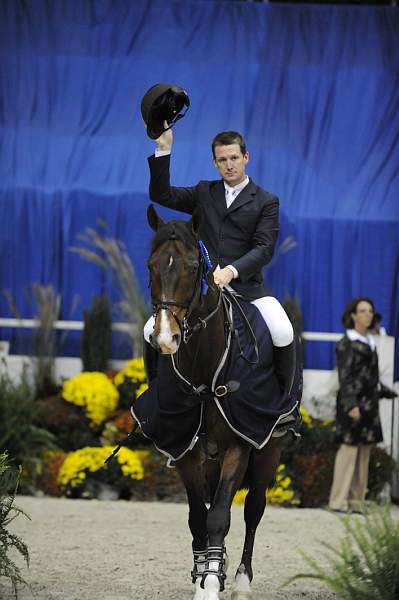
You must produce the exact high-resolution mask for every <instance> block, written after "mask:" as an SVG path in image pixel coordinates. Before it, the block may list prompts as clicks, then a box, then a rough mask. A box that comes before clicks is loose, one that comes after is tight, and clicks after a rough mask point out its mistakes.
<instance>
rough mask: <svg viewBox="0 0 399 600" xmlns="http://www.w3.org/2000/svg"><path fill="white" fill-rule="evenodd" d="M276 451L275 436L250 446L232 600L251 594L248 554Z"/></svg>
mask: <svg viewBox="0 0 399 600" xmlns="http://www.w3.org/2000/svg"><path fill="white" fill-rule="evenodd" d="M280 455H281V448H280V442H279V440H278V439H276V438H272V439H271V440H270V442H269V443H268V444H267V446H266V447H265V448H263V449H262V450H254V451H253V454H252V457H251V459H252V461H251V473H250V474H249V476H250V488H249V492H248V494H247V497H246V498H245V507H244V519H245V542H244V548H243V553H242V557H241V563H240V565H239V567H238V569H237V572H236V576H235V585H234V590H233V593H232V596H231V599H232V600H250V599H251V598H252V592H251V581H252V577H253V573H252V554H253V549H254V543H255V534H256V529H257V527H258V525H259V523H260V521H261V519H262V516H263V513H264V511H265V507H266V489H267V488H268V487H270V484H271V483H272V481H273V478H274V475H275V472H276V469H277V467H278V464H279V461H280Z"/></svg>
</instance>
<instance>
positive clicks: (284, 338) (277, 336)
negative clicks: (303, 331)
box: [251, 296, 294, 347]
mask: <svg viewBox="0 0 399 600" xmlns="http://www.w3.org/2000/svg"><path fill="white" fill-rule="evenodd" d="M251 304H254V305H255V306H256V308H257V309H258V310H259V312H260V314H261V315H262V317H263V318H264V320H265V321H266V325H267V326H268V328H269V331H270V335H271V336H272V340H273V346H278V347H281V346H288V344H291V342H292V341H293V339H294V330H293V328H292V325H291V321H290V320H289V318H288V316H287V313H286V312H285V310H284V308H283V307H282V306H281V304H280V302H279V301H278V300H277V298H273V296H265V297H263V298H258V299H257V300H253V301H252V302H251Z"/></svg>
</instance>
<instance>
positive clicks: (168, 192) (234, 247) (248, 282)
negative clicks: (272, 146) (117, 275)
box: [144, 128, 295, 395]
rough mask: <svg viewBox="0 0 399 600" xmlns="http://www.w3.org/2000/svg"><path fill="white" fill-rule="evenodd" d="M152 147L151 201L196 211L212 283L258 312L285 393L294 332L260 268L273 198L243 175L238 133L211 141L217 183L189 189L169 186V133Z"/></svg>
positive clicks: (244, 154) (267, 255) (244, 157)
mask: <svg viewBox="0 0 399 600" xmlns="http://www.w3.org/2000/svg"><path fill="white" fill-rule="evenodd" d="M156 144H157V147H156V150H155V155H153V156H151V157H150V158H149V159H148V162H149V166H150V173H151V180H150V198H151V200H153V201H154V202H157V203H158V204H162V205H163V206H167V207H168V208H173V209H175V210H178V211H182V212H185V213H188V214H192V213H193V212H194V210H195V209H196V207H201V209H202V211H201V214H202V220H201V223H200V231H199V233H200V238H201V240H202V241H203V242H204V243H205V246H206V248H207V250H208V252H209V255H210V258H211V261H212V264H213V265H215V266H216V268H215V271H214V281H215V283H216V284H217V285H219V286H228V287H229V288H230V289H231V290H232V291H233V293H236V294H238V295H240V296H242V297H244V298H245V299H246V300H250V301H251V302H252V303H253V304H254V305H255V306H256V307H257V309H258V310H259V311H260V313H261V315H262V317H263V318H264V320H265V322H266V324H267V326H268V328H269V331H270V334H271V337H272V340H273V347H274V365H275V372H276V375H277V378H278V381H279V383H280V387H281V390H282V392H283V393H285V394H287V395H289V393H290V391H291V386H292V383H293V378H294V374H295V343H294V332H293V328H292V325H291V322H290V320H289V318H288V316H287V314H286V312H285V310H284V308H283V307H282V306H281V304H280V303H279V301H278V300H277V299H276V298H275V297H274V296H272V295H271V294H270V293H268V291H267V290H266V288H265V286H264V283H263V277H262V267H264V266H265V265H267V264H268V263H269V262H270V260H271V259H272V257H273V252H274V247H275V244H276V240H277V236H278V231H279V220H278V216H279V200H278V198H277V197H276V196H274V195H273V194H271V193H269V192H266V191H265V190H263V189H262V188H261V187H260V186H258V185H256V184H255V183H254V182H253V181H252V180H251V179H250V178H249V177H248V176H247V175H246V173H245V169H246V166H247V164H248V162H249V153H248V150H247V148H246V145H245V141H244V139H243V137H242V135H241V134H239V133H237V132H235V131H224V132H222V133H219V134H217V135H216V136H215V138H214V139H213V142H212V154H213V163H214V165H215V167H216V169H217V170H218V171H219V173H220V175H221V178H222V179H221V180H217V181H200V182H199V183H198V184H197V185H195V186H193V187H173V186H171V185H170V174H169V166H170V156H171V151H172V145H173V133H172V129H170V128H168V129H166V131H164V132H163V133H162V134H161V135H160V136H159V137H158V139H157V140H156ZM153 327H154V320H153V318H151V319H149V321H148V322H147V324H146V326H145V329H144V337H145V340H146V342H147V343H146V344H144V346H145V349H144V354H145V362H146V365H147V369H148V371H149V375H150V377H152V376H153V375H154V374H155V373H154V371H155V365H156V357H155V358H154V352H153V350H152V348H151V346H150V345H149V341H150V336H151V334H152V330H153ZM166 352H168V349H166Z"/></svg>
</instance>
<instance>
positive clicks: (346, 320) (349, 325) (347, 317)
mask: <svg viewBox="0 0 399 600" xmlns="http://www.w3.org/2000/svg"><path fill="white" fill-rule="evenodd" d="M360 302H367V303H368V304H370V306H371V307H372V309H373V312H374V318H373V320H372V322H371V325H370V329H373V327H374V326H375V321H376V319H375V307H374V302H373V301H372V300H371V298H368V297H367V296H359V297H358V298H354V299H353V300H351V301H350V302H349V303H348V304H347V306H346V308H345V311H344V314H343V315H342V323H343V326H344V327H345V329H353V328H354V326H355V324H354V322H353V318H352V313H355V312H356V311H357V307H358V305H359V304H360Z"/></svg>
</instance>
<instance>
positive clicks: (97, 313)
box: [81, 294, 112, 372]
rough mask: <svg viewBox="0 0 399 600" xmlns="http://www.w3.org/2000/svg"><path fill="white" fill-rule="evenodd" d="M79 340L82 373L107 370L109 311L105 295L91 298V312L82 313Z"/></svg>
mask: <svg viewBox="0 0 399 600" xmlns="http://www.w3.org/2000/svg"><path fill="white" fill-rule="evenodd" d="M83 319H84V329H83V333H82V340H81V352H82V363H83V371H102V372H105V371H106V370H107V364H108V360H109V356H110V352H111V323H112V320H111V310H110V306H109V301H108V298H107V296H106V295H105V294H103V295H102V296H100V297H98V298H93V306H92V309H91V310H84V311H83Z"/></svg>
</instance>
